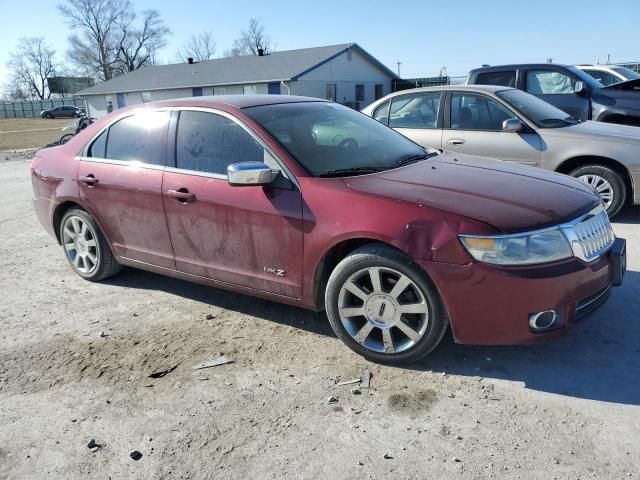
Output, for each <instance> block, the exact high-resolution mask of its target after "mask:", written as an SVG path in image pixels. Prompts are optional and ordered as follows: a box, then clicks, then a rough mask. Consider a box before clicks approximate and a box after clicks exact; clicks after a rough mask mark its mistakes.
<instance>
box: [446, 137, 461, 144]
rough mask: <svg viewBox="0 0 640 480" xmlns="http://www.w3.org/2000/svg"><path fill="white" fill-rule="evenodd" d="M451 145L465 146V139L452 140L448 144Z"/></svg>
mask: <svg viewBox="0 0 640 480" xmlns="http://www.w3.org/2000/svg"><path fill="white" fill-rule="evenodd" d="M447 143H448V144H449V145H463V144H464V139H462V138H452V139H451V140H449V141H448V142H447Z"/></svg>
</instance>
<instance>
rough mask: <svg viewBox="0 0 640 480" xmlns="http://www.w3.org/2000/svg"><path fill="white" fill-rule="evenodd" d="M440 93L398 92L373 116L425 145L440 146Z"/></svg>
mask: <svg viewBox="0 0 640 480" xmlns="http://www.w3.org/2000/svg"><path fill="white" fill-rule="evenodd" d="M441 98H442V94H441V92H415V93H407V94H404V95H398V96H394V97H392V98H391V100H390V101H389V102H385V103H383V104H381V105H380V106H378V108H376V110H375V111H374V112H373V114H372V116H373V118H374V119H376V120H378V121H379V122H382V123H384V124H385V125H388V126H389V127H391V128H393V129H395V130H396V131H398V132H399V133H401V134H403V135H404V136H406V137H408V138H410V139H411V140H413V141H414V142H416V143H418V144H419V145H422V146H423V147H431V148H441V145H442V115H441V110H442V109H441V105H442V104H443V102H442V101H441Z"/></svg>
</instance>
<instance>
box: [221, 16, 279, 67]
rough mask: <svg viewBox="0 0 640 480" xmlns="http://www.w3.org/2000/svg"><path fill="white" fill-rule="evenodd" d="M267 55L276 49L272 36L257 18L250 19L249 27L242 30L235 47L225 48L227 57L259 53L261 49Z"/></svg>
mask: <svg viewBox="0 0 640 480" xmlns="http://www.w3.org/2000/svg"><path fill="white" fill-rule="evenodd" d="M260 50H262V52H263V53H264V54H265V55H267V54H269V53H272V52H273V51H274V50H275V46H274V45H273V43H272V42H271V38H270V37H269V36H268V35H267V34H266V33H265V30H264V26H263V25H262V22H261V21H260V20H259V19H257V18H252V19H251V20H249V28H247V29H246V30H244V29H243V30H242V31H241V32H240V37H239V38H237V39H236V40H234V42H233V47H232V48H231V49H230V50H225V52H224V54H225V56H226V57H237V56H240V55H258V53H259V51H260Z"/></svg>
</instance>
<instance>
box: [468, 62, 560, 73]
mask: <svg viewBox="0 0 640 480" xmlns="http://www.w3.org/2000/svg"><path fill="white" fill-rule="evenodd" d="M549 67H560V68H569V67H570V65H564V64H562V63H512V64H509V65H492V66H490V67H479V68H474V69H473V70H471V71H470V72H469V74H471V73H477V72H492V71H500V70H508V69H517V68H549Z"/></svg>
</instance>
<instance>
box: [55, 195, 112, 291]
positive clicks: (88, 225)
mask: <svg viewBox="0 0 640 480" xmlns="http://www.w3.org/2000/svg"><path fill="white" fill-rule="evenodd" d="M60 240H61V242H62V247H63V248H64V252H65V255H66V256H67V260H68V261H69V265H71V268H72V269H73V270H74V271H75V272H76V273H77V274H78V275H80V276H81V277H82V278H84V279H86V280H89V281H92V282H97V281H100V280H103V279H105V278H107V277H111V276H112V275H115V274H116V273H118V272H119V271H120V268H121V267H120V264H119V263H118V262H117V261H116V259H115V258H114V256H113V253H112V252H111V248H110V247H109V244H108V243H107V240H106V239H105V237H104V235H103V234H102V232H101V231H100V229H99V228H98V225H97V224H96V222H95V220H94V219H93V217H92V216H91V215H89V214H88V213H87V212H85V211H84V210H80V209H79V208H73V209H71V210H69V211H68V212H67V213H65V215H64V216H63V217H62V221H61V222H60Z"/></svg>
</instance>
